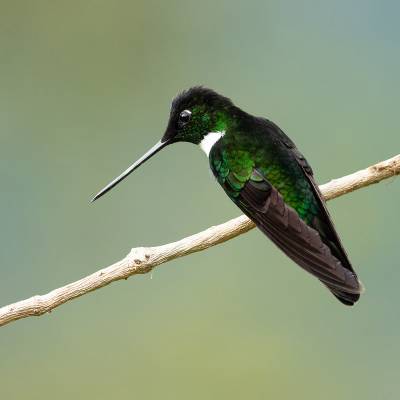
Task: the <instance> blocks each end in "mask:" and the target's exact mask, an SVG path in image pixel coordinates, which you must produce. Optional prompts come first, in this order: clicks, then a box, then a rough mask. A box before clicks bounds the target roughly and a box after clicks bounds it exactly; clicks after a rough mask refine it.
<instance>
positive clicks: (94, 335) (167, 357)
mask: <svg viewBox="0 0 400 400" xmlns="http://www.w3.org/2000/svg"><path fill="white" fill-rule="evenodd" d="M399 13H400V6H399V3H398V2H396V1H381V2H377V1H335V2H333V1H265V0H262V1H261V0H260V1H249V2H243V1H242V2H238V1H202V2H184V1H105V0H97V1H94V0H92V1H42V0H36V1H28V0H21V1H11V0H0V55H1V56H0V182H1V187H2V190H1V192H2V193H1V196H0V219H1V229H0V243H1V251H0V268H1V281H0V304H1V305H5V304H8V303H10V302H14V301H17V300H20V299H23V298H26V297H29V296H31V295H34V294H41V293H46V292H47V291H49V290H51V289H53V288H56V287H59V286H62V285H64V284H66V283H68V282H70V281H73V280H76V279H78V278H80V277H82V276H84V275H86V274H89V273H91V272H94V271H95V270H97V269H99V268H100V267H102V266H106V265H108V264H109V263H112V262H113V261H115V260H118V259H119V258H121V257H122V256H124V255H125V254H127V253H128V251H129V249H130V248H131V247H135V246H141V245H157V244H163V243H167V242H171V241H174V240H177V239H179V238H182V237H184V236H187V235H189V234H191V233H194V232H197V231H199V230H202V229H204V228H206V227H208V226H210V225H213V224H217V223H221V222H224V221H225V220H227V219H229V218H232V217H235V216H237V215H239V211H238V210H237V209H236V208H235V207H234V206H233V205H232V204H231V202H230V201H229V200H228V199H227V198H226V196H225V194H224V193H223V192H222V190H220V188H219V187H217V184H216V183H215V182H214V181H213V179H212V178H211V177H210V173H209V171H208V165H207V161H206V159H205V157H204V155H203V154H202V153H201V152H200V151H199V150H198V149H196V148H195V147H191V146H190V145H184V144H180V145H176V146H173V147H170V148H168V149H166V150H165V151H163V152H161V153H160V154H159V155H158V156H157V157H156V158H154V159H153V160H152V161H151V162H149V163H148V164H146V165H145V166H144V167H142V168H141V169H140V170H138V171H137V173H135V174H134V175H132V176H131V177H130V178H129V179H128V180H127V181H126V182H124V184H123V185H121V186H120V187H118V188H117V189H115V190H114V191H113V192H112V193H110V194H109V195H108V196H106V197H105V198H104V199H102V200H101V201H99V202H98V203H95V204H93V205H90V204H89V199H90V197H91V196H92V195H93V194H94V193H95V192H96V191H97V190H98V189H100V188H101V187H102V186H104V184H106V183H107V182H108V181H109V180H110V179H111V178H113V177H114V176H115V175H116V174H118V173H120V172H121V171H122V170H123V169H125V168H126V167H127V166H128V165H129V164H130V163H131V162H132V161H134V160H135V159H136V158H137V157H138V156H140V155H141V154H142V153H143V152H144V151H146V150H147V149H148V148H149V147H150V146H151V145H153V144H154V143H155V142H156V141H157V140H158V139H159V138H160V137H161V135H162V134H163V132H164V128H165V125H166V122H167V117H168V113H169V106H170V101H171V98H172V97H173V96H174V95H175V94H176V93H177V92H178V91H180V90H182V89H184V88H186V87H188V86H191V85H195V84H204V85H207V86H210V87H212V88H214V89H216V90H218V91H220V92H221V93H223V94H225V95H226V96H229V97H231V98H232V99H233V100H234V102H235V103H236V104H237V105H239V106H241V107H242V108H244V109H245V110H247V111H248V112H251V113H253V114H257V115H263V116H266V117H269V118H270V119H272V120H273V121H275V122H276V123H278V124H279V125H280V126H281V127H282V128H283V129H284V130H285V131H286V132H287V133H288V134H289V136H291V137H292V138H293V140H294V141H295V142H296V143H297V145H298V146H299V147H300V149H301V150H302V151H303V152H304V153H305V155H306V156H307V158H308V159H309V161H310V163H311V164H312V165H313V167H314V170H315V171H316V176H317V179H318V180H319V181H320V182H326V181H328V180H329V179H332V178H335V177H340V176H342V175H344V174H347V173H350V172H353V171H355V170H357V169H360V168H363V167H366V166H367V165H369V164H371V163H374V162H377V161H380V160H383V159H386V158H389V157H391V156H393V155H395V154H396V153H398V152H399V149H400V136H399V134H400V130H399V121H398V119H397V117H398V109H399V102H400V94H399V93H400V92H399V70H400V52H399V37H400V36H399V35H400V28H399V24H398V17H399ZM399 196H400V181H395V180H393V179H392V180H389V181H386V182H384V183H382V184H380V185H378V186H374V187H370V188H368V189H365V190H361V191H358V192H356V193H354V194H351V195H348V196H345V197H343V198H340V199H337V200H335V201H333V202H331V203H330V204H329V208H330V210H331V213H332V215H333V217H334V220H335V222H336V225H337V228H338V230H339V232H340V234H341V236H342V239H343V241H344V243H345V247H346V248H347V250H348V252H349V254H350V256H351V259H352V260H353V263H354V265H355V266H356V269H357V271H358V272H359V275H360V277H361V279H362V281H363V282H364V284H365V286H366V288H367V291H366V293H365V295H363V297H362V299H361V301H360V302H359V303H358V304H357V305H356V306H355V307H354V308H346V307H344V306H342V305H341V304H340V303H339V302H337V301H336V300H335V299H334V297H333V296H331V295H330V293H329V292H328V291H327V290H326V289H325V288H324V287H323V286H322V285H321V284H319V282H318V281H317V280H315V279H313V278H311V277H310V276H309V275H307V274H306V273H304V272H303V271H302V270H300V268H298V267H297V266H295V265H294V264H293V263H292V262H291V261H289V260H288V259H287V258H286V257H285V256H283V255H282V254H281V253H280V252H279V251H278V250H277V249H276V248H275V247H274V246H273V245H272V244H271V243H270V242H269V241H268V240H267V239H266V238H265V237H263V236H262V235H261V234H260V233H259V232H257V231H252V232H250V233H249V234H247V235H244V236H242V237H240V238H237V239H235V240H232V241H230V242H228V243H226V244H224V245H221V246H218V247H216V248H213V249H210V250H208V251H206V252H202V253H198V254H195V255H192V256H190V257H186V258H182V259H179V260H177V261H174V262H171V263H169V264H166V265H165V266H162V267H160V268H159V269H157V270H155V271H154V272H153V274H152V279H151V277H150V274H148V275H144V276H140V277H135V278H132V279H130V280H128V281H127V282H125V281H124V282H119V283H115V284H113V285H111V286H109V287H107V288H104V289H102V290H99V291H97V292H95V293H92V294H90V295H87V296H84V297H83V298H80V299H78V300H75V301H73V302H71V303H69V304H66V305H64V306H62V307H60V308H59V309H57V310H55V311H54V312H53V313H51V314H50V315H46V316H43V317H41V318H37V319H35V318H30V319H26V320H21V321H18V322H16V323H13V324H10V325H8V326H6V327H4V328H1V329H0V380H1V382H0V388H1V389H0V391H1V398H2V399H41V400H43V399H53V398H57V399H71V398H76V399H80V398H82V399H83V398H85V399H88V398H93V399H110V398H121V399H122V398H133V399H136V398H140V399H163V400H167V399H171V400H172V399H173V400H177V399H244V398H249V399H267V398H278V399H291V398H296V399H321V398H323V399H326V400H329V399H339V398H340V399H364V400H367V399H368V400H369V399H371V400H372V399H373V400H376V399H377V398H379V399H398V398H399V393H400V380H399V373H400V368H399V359H400V344H399V335H400V320H399V303H400V292H399V290H398V286H399V280H400V270H399V263H398V255H399V246H398V233H399V231H398V226H399V221H400V214H399V210H398V204H399Z"/></svg>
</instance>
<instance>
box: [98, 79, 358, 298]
mask: <svg viewBox="0 0 400 400" xmlns="http://www.w3.org/2000/svg"><path fill="white" fill-rule="evenodd" d="M178 142H188V143H192V144H195V145H198V146H199V147H200V148H201V149H202V150H203V151H204V153H205V154H206V155H207V157H208V160H209V166H210V169H211V171H212V173H213V175H214V176H215V178H216V180H217V182H218V183H219V184H220V185H221V187H222V188H223V190H224V191H225V193H226V194H227V195H228V197H229V198H230V199H231V200H232V201H233V202H234V203H235V204H236V205H237V206H238V207H239V208H240V210H241V211H242V212H243V213H244V214H245V215H247V216H248V217H249V218H250V219H251V220H252V221H253V222H254V223H255V225H256V226H257V228H258V229H259V230H260V231H261V232H262V233H264V234H265V235H266V236H267V237H268V238H269V239H270V240H272V242H273V243H275V245H276V246H277V247H278V248H280V249H281V250H282V251H283V252H284V253H285V254H286V255H287V256H288V257H290V258H291V259H292V260H293V261H294V262H295V263H296V264H298V265H299V266H300V267H302V268H303V269H304V270H305V271H307V272H309V273H310V274H312V275H313V276H315V277H316V278H317V279H319V280H320V281H321V282H322V283H323V284H324V285H325V286H326V287H327V288H328V289H329V290H330V291H331V292H332V294H333V295H334V296H335V297H336V298H337V299H338V300H340V301H341V302H342V303H343V304H346V305H353V304H354V303H355V302H356V301H357V300H358V299H359V297H360V293H361V292H362V290H363V286H362V284H361V282H360V281H359V279H358V277H357V274H356V273H355V271H354V269H353V267H352V265H351V263H350V260H349V258H348V256H347V253H346V251H345V249H344V247H343V245H342V243H341V240H340V238H339V235H338V234H337V232H336V229H335V227H334V224H333V222H332V219H331V217H330V215H329V212H328V210H327V208H326V205H325V200H324V198H323V196H322V194H321V192H320V190H319V188H318V185H317V184H316V182H315V180H314V176H313V170H312V169H311V167H310V165H309V163H308V162H307V160H306V159H305V157H304V156H303V155H302V153H301V152H300V151H299V150H298V149H297V147H296V146H295V144H294V143H293V141H292V140H291V139H290V138H289V137H288V136H287V135H286V134H285V133H284V132H283V131H282V130H281V129H280V128H279V127H278V126H277V125H276V124H275V123H273V122H272V121H270V120H268V119H266V118H262V117H256V116H253V115H251V114H248V113H247V112H245V111H243V110H242V109H240V108H239V107H237V106H236V105H234V103H233V102H232V101H231V100H230V99H229V98H227V97H225V96H223V95H221V94H219V93H217V92H215V91H214V90H211V89H208V88H205V87H203V86H195V87H192V88H190V89H188V90H185V91H183V92H181V93H180V94H178V95H177V96H176V97H175V98H174V99H173V101H172V105H171V110H170V115H169V121H168V124H167V128H166V130H165V133H164V135H163V136H162V138H161V140H160V141H159V142H158V143H156V144H155V145H154V146H153V147H152V148H151V149H150V150H149V151H148V152H147V153H145V154H144V155H143V156H142V157H141V158H139V159H138V160H137V161H136V162H135V163H134V164H132V165H131V166H130V167H129V168H128V169H127V170H126V171H124V172H123V173H122V174H121V175H119V176H118V177H117V178H115V179H114V180H113V181H112V182H111V183H109V184H108V185H107V186H106V187H105V188H104V189H102V190H101V191H100V192H99V193H98V194H97V195H96V196H95V197H94V198H93V199H92V202H93V201H95V200H96V199H98V198H99V197H101V196H103V195H104V194H105V193H107V192H108V191H109V190H111V189H112V188H113V187H114V186H116V185H117V184H118V183H119V182H121V181H122V180H123V179H125V178H126V177H127V176H128V175H129V174H130V173H131V172H133V171H134V170H135V169H136V168H138V167H139V166H140V165H142V164H143V163H144V162H145V161H147V160H148V159H149V158H151V157H152V156H153V155H155V154H156V153H158V152H159V151H160V150H161V149H163V148H164V147H167V146H169V145H171V144H173V143H178Z"/></svg>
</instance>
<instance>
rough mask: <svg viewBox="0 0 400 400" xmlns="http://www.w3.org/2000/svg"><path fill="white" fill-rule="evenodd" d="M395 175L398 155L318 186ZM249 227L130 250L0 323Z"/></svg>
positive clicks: (2, 313) (334, 190)
mask: <svg viewBox="0 0 400 400" xmlns="http://www.w3.org/2000/svg"><path fill="white" fill-rule="evenodd" d="M399 174H400V154H399V155H397V156H395V157H393V158H390V159H389V160H386V161H382V162H380V163H378V164H375V165H372V166H371V167H369V168H366V169H363V170H361V171H358V172H355V173H353V174H351V175H347V176H344V177H342V178H339V179H334V180H332V181H331V182H329V183H326V184H325V185H322V186H320V189H321V192H322V194H323V195H324V197H325V199H326V200H331V199H334V198H336V197H339V196H343V195H344V194H347V193H350V192H352V191H354V190H358V189H361V188H363V187H366V186H369V185H372V184H374V183H378V182H380V181H382V180H383V179H387V178H390V177H392V176H395V175H399ZM252 228H254V223H253V222H252V221H250V220H249V219H248V218H247V217H245V216H244V215H242V216H240V217H237V218H234V219H232V220H230V221H228V222H226V223H224V224H221V225H217V226H213V227H211V228H208V229H206V230H205V231H203V232H200V233H196V234H195V235H192V236H189V237H186V238H184V239H182V240H179V241H177V242H174V243H169V244H165V245H162V246H157V247H138V248H135V249H132V250H131V252H130V253H129V254H128V255H127V256H126V257H125V258H124V259H122V260H121V261H118V262H117V263H115V264H113V265H111V266H109V267H106V268H103V269H101V270H100V271H97V272H95V273H93V274H91V275H89V276H86V277H85V278H82V279H80V280H78V281H76V282H73V283H70V284H68V285H66V286H63V287H60V288H58V289H55V290H53V291H51V292H49V293H47V294H45V295H42V296H33V297H30V298H28V299H26V300H21V301H19V302H17V303H14V304H10V305H8V306H5V307H2V308H0V326H2V325H6V324H8V323H10V322H12V321H16V320H18V319H21V318H26V317H30V316H39V315H43V314H45V313H48V312H50V311H51V310H53V309H54V308H56V307H58V306H60V305H61V304H64V303H66V302H67V301H70V300H72V299H75V298H76V297H79V296H83V295H85V294H87V293H89V292H92V291H93V290H96V289H99V288H101V287H103V286H106V285H108V284H110V283H111V282H114V281H118V280H120V279H127V278H129V277H130V276H131V275H136V274H145V273H147V272H149V271H151V270H152V269H153V268H154V267H156V266H157V265H160V264H163V263H165V262H167V261H170V260H173V259H175V258H178V257H183V256H186V255H188V254H191V253H194V252H196V251H201V250H205V249H208V248H209V247H212V246H215V245H217V244H220V243H223V242H225V241H227V240H229V239H232V238H234V237H235V236H238V235H241V234H242V233H245V232H247V231H249V230H250V229H252Z"/></svg>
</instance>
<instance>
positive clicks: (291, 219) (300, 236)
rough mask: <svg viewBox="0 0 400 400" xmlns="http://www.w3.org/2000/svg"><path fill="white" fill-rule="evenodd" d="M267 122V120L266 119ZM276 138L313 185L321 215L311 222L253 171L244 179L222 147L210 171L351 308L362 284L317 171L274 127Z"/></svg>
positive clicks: (276, 240)
mask: <svg viewBox="0 0 400 400" xmlns="http://www.w3.org/2000/svg"><path fill="white" fill-rule="evenodd" d="M268 122H269V121H268ZM269 128H270V129H271V128H272V129H273V131H274V133H275V138H277V139H278V140H277V141H278V142H279V141H280V142H281V143H282V146H285V147H286V148H287V151H289V152H291V154H292V157H293V158H294V159H295V160H296V161H297V164H298V165H299V166H300V168H301V170H302V171H303V173H304V177H305V178H306V179H307V181H308V182H309V184H310V190H312V193H313V196H314V197H315V199H316V201H317V204H318V212H317V214H316V215H315V217H314V218H313V220H312V221H311V222H310V223H309V224H307V223H306V222H305V221H303V219H301V218H300V216H299V215H298V213H297V211H296V210H295V209H294V208H292V207H290V206H289V205H288V204H286V203H285V201H284V199H283V197H282V195H281V194H280V192H279V191H278V190H277V189H276V188H275V187H274V186H273V185H272V184H270V182H268V179H267V178H266V176H264V175H263V173H262V172H261V171H260V170H258V169H257V168H255V167H254V169H253V170H252V171H251V174H249V175H248V176H247V177H246V178H245V179H243V177H242V176H241V177H240V179H238V175H237V174H235V173H234V171H232V170H230V165H229V163H228V162H226V160H225V159H224V157H223V155H222V152H223V148H222V146H214V148H213V151H212V158H213V160H211V158H210V165H211V169H212V170H213V172H214V174H215V176H216V177H217V179H218V181H219V183H220V184H221V185H222V187H223V188H224V190H225V191H226V192H227V194H228V195H229V196H230V197H231V199H232V200H233V201H234V202H235V203H236V204H237V205H238V207H239V208H240V209H241V210H242V211H243V212H244V213H245V214H246V215H247V216H248V217H249V218H250V219H252V220H253V221H254V222H255V224H256V225H257V227H258V228H259V229H260V230H261V231H262V232H263V233H265V234H266V236H268V237H269V238H270V239H271V240H272V241H273V242H274V243H275V244H276V245H277V246H278V247H279V248H280V249H281V250H283V252H284V253H285V254H286V255H288V256H289V257H290V258H291V259H292V260H293V261H295V262H296V263H297V264H298V265H300V266H301V267H302V268H303V269H305V270H306V271H308V272H309V273H311V274H312V275H314V276H316V277H317V278H318V279H319V280H320V281H321V282H322V283H323V284H324V285H325V286H327V288H328V289H329V290H330V291H331V292H332V293H333V294H334V295H335V296H336V297H337V298H338V299H339V300H340V301H341V302H342V303H344V304H347V305H353V304H354V303H355V302H356V301H357V300H358V299H359V296H360V292H361V291H362V285H361V283H360V282H359V281H358V278H357V276H356V274H355V272H354V270H353V268H352V266H351V264H350V261H349V259H348V257H347V254H346V252H345V250H344V248H343V246H342V244H341V242H340V239H339V236H338V234H337V233H336V230H335V228H334V225H333V223H332V221H331V219H330V216H329V213H328V210H327V209H326V206H325V202H324V199H323V197H322V195H321V193H320V191H319V189H318V186H317V184H316V183H315V181H314V178H313V171H312V169H311V167H310V166H309V164H308V163H307V160H306V159H305V158H304V156H303V155H302V154H301V153H300V152H299V151H298V150H297V148H296V146H295V145H294V144H293V142H292V141H291V140H290V139H289V138H288V137H287V136H286V135H285V134H284V133H283V132H282V131H281V130H280V129H279V128H278V127H277V126H276V125H274V124H272V123H271V125H270V126H269Z"/></svg>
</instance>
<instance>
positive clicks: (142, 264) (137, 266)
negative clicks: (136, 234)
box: [126, 247, 154, 274]
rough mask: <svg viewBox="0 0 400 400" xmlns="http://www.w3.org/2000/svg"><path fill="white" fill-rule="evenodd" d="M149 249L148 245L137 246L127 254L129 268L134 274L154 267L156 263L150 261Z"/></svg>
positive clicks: (143, 272) (142, 272)
mask: <svg viewBox="0 0 400 400" xmlns="http://www.w3.org/2000/svg"><path fill="white" fill-rule="evenodd" d="M149 250H150V249H148V248H147V247H135V248H133V249H132V250H131V251H130V253H129V254H128V255H127V257H126V258H127V264H128V268H129V269H130V270H131V273H132V274H145V273H146V272H149V271H151V270H152V269H153V267H154V265H151V263H149V260H150V251H149Z"/></svg>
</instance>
